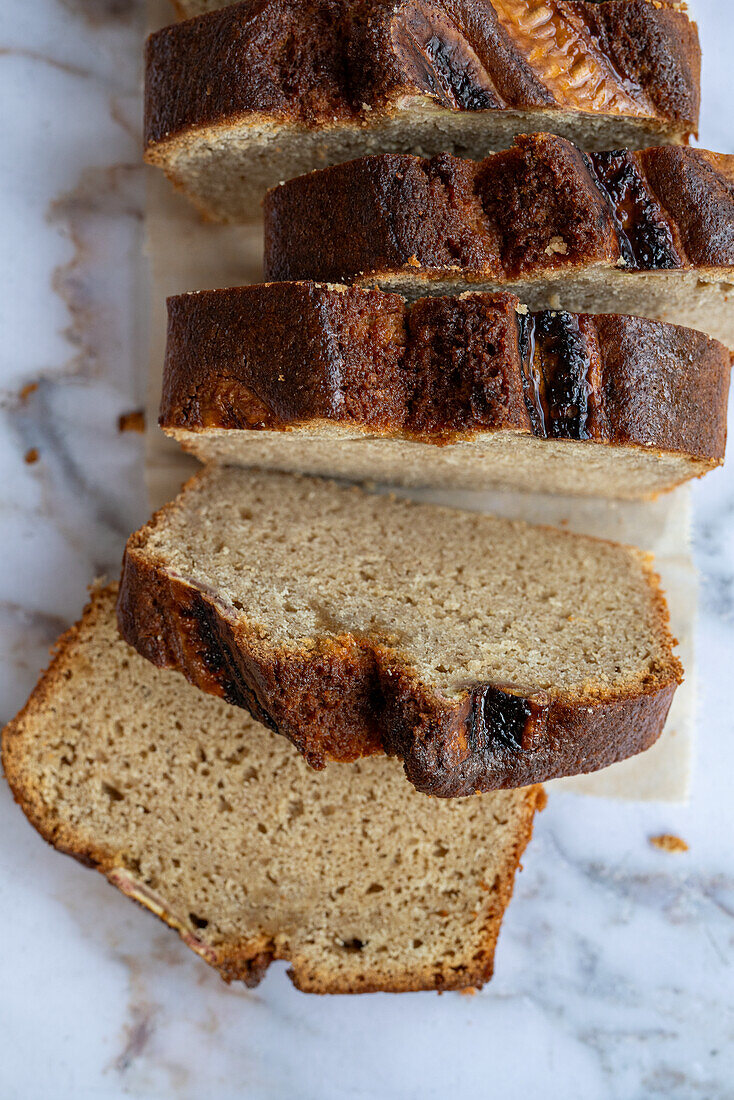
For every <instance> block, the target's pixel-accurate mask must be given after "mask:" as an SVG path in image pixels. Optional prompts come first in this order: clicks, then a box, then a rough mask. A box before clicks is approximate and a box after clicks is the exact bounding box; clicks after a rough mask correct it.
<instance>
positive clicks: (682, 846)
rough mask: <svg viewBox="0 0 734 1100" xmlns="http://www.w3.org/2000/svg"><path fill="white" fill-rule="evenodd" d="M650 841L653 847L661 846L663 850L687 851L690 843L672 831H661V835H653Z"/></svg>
mask: <svg viewBox="0 0 734 1100" xmlns="http://www.w3.org/2000/svg"><path fill="white" fill-rule="evenodd" d="M650 843H651V844H652V846H653V848H659V849H660V850H661V851H662V852H687V851H688V845H687V844H686V842H685V840H681V838H680V837H679V836H673V834H672V833H661V834H660V836H651V837H650Z"/></svg>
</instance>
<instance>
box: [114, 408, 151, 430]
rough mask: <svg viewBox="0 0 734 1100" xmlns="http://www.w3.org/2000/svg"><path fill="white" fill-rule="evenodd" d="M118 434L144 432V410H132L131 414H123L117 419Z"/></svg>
mask: <svg viewBox="0 0 734 1100" xmlns="http://www.w3.org/2000/svg"><path fill="white" fill-rule="evenodd" d="M117 430H118V432H144V431H145V413H144V412H143V410H142V409H132V410H131V411H130V412H126V413H121V414H120V416H119V417H118V419H117Z"/></svg>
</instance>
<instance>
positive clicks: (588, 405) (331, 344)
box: [160, 283, 731, 499]
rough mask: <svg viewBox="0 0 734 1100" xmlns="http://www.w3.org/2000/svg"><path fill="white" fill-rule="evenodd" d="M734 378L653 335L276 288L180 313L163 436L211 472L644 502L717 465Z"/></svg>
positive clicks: (707, 346)
mask: <svg viewBox="0 0 734 1100" xmlns="http://www.w3.org/2000/svg"><path fill="white" fill-rule="evenodd" d="M730 372H731V355H730V353H729V351H728V350H727V349H726V348H725V347H724V345H723V344H719V343H717V342H716V341H713V340H710V339H709V338H708V337H707V336H705V335H704V334H703V333H700V332H693V331H691V330H690V329H684V328H678V327H676V326H673V325H665V324H660V323H659V322H656V321H649V320H644V319H643V320H641V319H639V318H634V317H619V316H614V315H600V316H596V317H595V316H590V315H588V314H581V315H576V314H571V313H563V312H556V311H552V312H548V311H546V312H543V313H536V314H532V313H529V312H528V310H527V307H524V306H522V305H521V304H520V301H519V299H518V298H516V297H514V296H513V295H510V294H497V295H490V294H464V295H462V296H461V297H449V298H438V297H434V298H422V299H419V300H418V301H417V302H415V303H414V304H413V305H407V304H406V302H405V299H403V298H402V297H400V296H399V295H397V294H384V293H383V292H382V291H379V290H370V291H367V290H359V289H356V288H352V289H348V288H346V287H343V286H333V285H332V286H328V285H324V284H316V283H270V284H267V285H264V286H246V287H238V288H236V289H232V290H213V291H204V292H201V293H197V294H182V295H179V296H177V297H175V298H170V299H169V301H168V342H167V348H166V362H165V370H164V378H163V399H162V403H161V416H160V424H161V426H162V427H163V429H164V430H165V431H166V432H168V434H169V435H171V436H173V437H174V438H175V439H177V440H178V441H179V442H180V443H181V444H182V445H183V446H184V447H185V448H186V449H187V450H190V451H192V452H193V453H194V454H196V455H198V457H199V458H202V459H204V460H215V461H220V462H226V463H230V464H236V465H237V464H238V465H245V466H261V467H267V468H275V469H285V470H296V471H300V472H305V473H312V474H339V475H341V476H345V477H352V478H367V479H376V480H378V481H388V482H392V483H398V484H402V485H444V486H452V487H460V488H470V489H485V488H487V487H488V486H490V485H493V486H500V487H504V488H511V489H518V488H519V489H526V490H527V489H534V490H536V491H544V492H562V493H582V494H593V495H596V496H610V497H625V498H630V499H635V498H641V497H650V496H653V495H655V494H656V493H659V492H662V491H664V490H667V489H671V488H673V486H675V485H677V484H679V483H680V482H682V481H684V480H686V479H687V478H691V477H697V476H701V475H702V474H704V473H706V472H707V471H708V470H710V469H712V468H713V467H715V466H717V465H719V464H720V463H721V462H723V459H724V448H725V443H726V407H727V393H728V389H729V375H730Z"/></svg>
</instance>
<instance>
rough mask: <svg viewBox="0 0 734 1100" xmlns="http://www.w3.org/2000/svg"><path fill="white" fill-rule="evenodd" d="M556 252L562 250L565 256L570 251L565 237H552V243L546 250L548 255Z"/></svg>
mask: <svg viewBox="0 0 734 1100" xmlns="http://www.w3.org/2000/svg"><path fill="white" fill-rule="evenodd" d="M555 252H560V253H561V255H562V256H565V255H566V253H567V252H568V245H567V244H566V242H565V241H564V239H563V237H551V239H550V243H549V244H548V247H547V248H546V250H545V254H546V256H552V255H553V254H554V253H555Z"/></svg>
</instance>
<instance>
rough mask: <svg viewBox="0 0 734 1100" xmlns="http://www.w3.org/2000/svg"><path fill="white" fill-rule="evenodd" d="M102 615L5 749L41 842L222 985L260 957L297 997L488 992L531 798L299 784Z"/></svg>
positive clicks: (260, 734)
mask: <svg viewBox="0 0 734 1100" xmlns="http://www.w3.org/2000/svg"><path fill="white" fill-rule="evenodd" d="M114 600H115V593H114V591H113V590H110V589H108V590H106V591H103V592H99V593H97V594H96V595H95V596H94V598H93V600H92V603H91V605H90V606H89V607H88V608H87V610H86V611H85V613H84V617H83V619H82V621H81V622H80V623H79V624H78V625H77V626H75V627H74V628H73V629H72V630H70V631H69V632H68V634H66V635H65V636H64V637H63V638H62V639H61V641H60V643H59V646H58V649H57V653H56V657H55V659H54V661H53V663H52V665H51V667H50V669H49V670H48V672H47V673H46V674H45V676H44V677H43V678H42V680H41V682H40V684H39V685H38V687H37V688H36V690H35V692H34V693H33V695H32V696H31V699H30V701H29V703H28V705H27V706H26V708H25V709H24V710H23V711H22V712H21V714H20V715H19V716H18V717H17V718H16V719H15V721H14V722H11V723H10V725H9V726H8V727H7V729H6V730H5V732H4V734H3V764H4V767H5V774H6V776H7V778H8V780H9V782H10V785H11V787H12V789H13V793H14V795H15V797H16V799H17V801H18V802H19V803H20V805H21V807H22V808H23V811H24V812H25V814H26V815H27V816H28V818H29V819H30V821H31V823H32V824H33V825H34V826H35V828H36V829H38V831H39V832H40V833H41V834H42V836H44V837H45V838H46V840H48V841H49V842H50V843H51V844H53V845H54V846H55V847H56V848H58V849H59V850H60V851H62V852H67V853H68V854H69V855H73V856H75V857H76V858H77V859H79V860H81V861H82V862H83V863H86V864H88V865H89V866H92V867H96V868H97V869H98V870H99V871H101V872H102V873H103V874H105V875H106V876H107V878H108V879H109V880H110V882H112V883H114V885H115V886H117V887H119V889H121V890H122V891H123V892H124V893H126V894H128V895H129V896H130V897H132V898H135V900H136V901H139V902H141V904H142V905H144V906H146V907H147V908H148V909H150V910H152V911H153V912H154V913H155V914H156V915H157V916H159V917H161V918H162V919H163V920H164V921H166V922H167V923H168V924H169V925H170V926H171V927H172V928H175V929H176V931H177V932H179V934H180V935H181V937H182V939H183V940H184V941H185V942H186V943H187V944H188V945H189V947H191V948H193V950H194V951H196V952H197V953H198V954H199V955H201V956H202V958H204V959H205V960H206V961H207V962H208V963H210V964H211V965H212V966H214V967H216V968H217V969H218V970H219V971H220V973H221V974H222V976H223V977H224V978H225V979H226V980H228V981H230V980H232V979H235V980H242V981H245V982H246V983H247V984H248V985H250V986H254V985H257V983H258V982H259V980H260V979H261V977H262V976H263V974H264V973H265V971H266V970H267V967H268V965H269V963H270V962H271V961H272V960H273V959H288V960H290V962H291V964H292V967H293V970H292V972H291V976H292V978H293V981H294V982H295V984H296V985H297V986H298V987H299V988H300V989H303V990H306V991H308V992H312V993H359V992H368V991H371V990H391V991H395V992H399V991H402V990H418V989H460V988H464V987H466V986H472V985H481V984H482V982H484V981H486V980H488V978H489V977H490V976H491V974H492V961H493V955H494V948H495V943H496V940H497V934H498V932H499V926H500V922H501V920H502V915H503V913H504V910H505V907H506V906H507V903H508V902H509V899H510V895H511V893H512V884H513V877H514V874H515V871H516V869H517V866H518V862H519V859H520V856H521V855H522V852H523V849H524V848H525V845H526V844H527V842H528V840H529V839H530V833H531V829H532V819H533V812H534V810H535V808H536V806H537V805H538V804H539V802H540V800H541V799H542V790H541V789H540V788H538V787H535V788H529V789H526V790H522V791H500V792H496V793H494V794H487V795H483V796H481V797H478V798H473V799H468V800H467V799H464V800H461V801H453V802H439V801H437V800H436V799H428V798H424V797H423V796H421V795H419V794H417V793H416V792H414V791H411V790H409V789H406V784H405V780H404V779H403V776H402V773H401V771H400V767H399V765H398V764H397V763H396V762H395V761H393V760H387V759H385V758H384V757H376V758H375V759H373V760H365V761H362V762H361V763H359V764H355V765H344V764H342V765H335V766H334V767H332V768H330V769H329V771H328V774H323V773H318V772H314V771H312V770H311V769H310V768H309V767H308V766H307V765H306V764H305V763H304V761H303V760H301V759H300V757H299V756H298V754H297V753H295V752H294V751H293V749H292V748H291V746H290V745H289V744H288V743H287V742H286V741H284V740H283V739H282V738H279V737H276V736H275V735H274V734H272V733H270V732H269V731H268V730H265V729H262V727H259V726H257V724H256V723H255V722H253V721H252V719H251V718H250V716H249V715H246V714H244V713H243V712H241V711H236V710H234V708H232V707H228V706H227V704H226V703H223V702H222V701H221V700H219V699H213V698H211V697H210V696H206V695H204V694H203V693H201V692H198V691H197V690H196V689H195V688H193V687H189V685H188V684H185V683H184V682H183V681H182V679H181V677H180V676H177V675H176V674H175V673H172V672H161V671H158V670H157V669H154V668H153V667H152V666H151V665H150V664H149V663H148V662H147V661H144V660H143V659H142V658H141V657H139V656H138V655H137V654H136V653H135V652H133V650H131V649H129V648H128V646H126V645H125V643H124V642H123V641H122V639H121V638H120V637H119V635H118V633H117V629H116V623H115V612H114Z"/></svg>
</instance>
